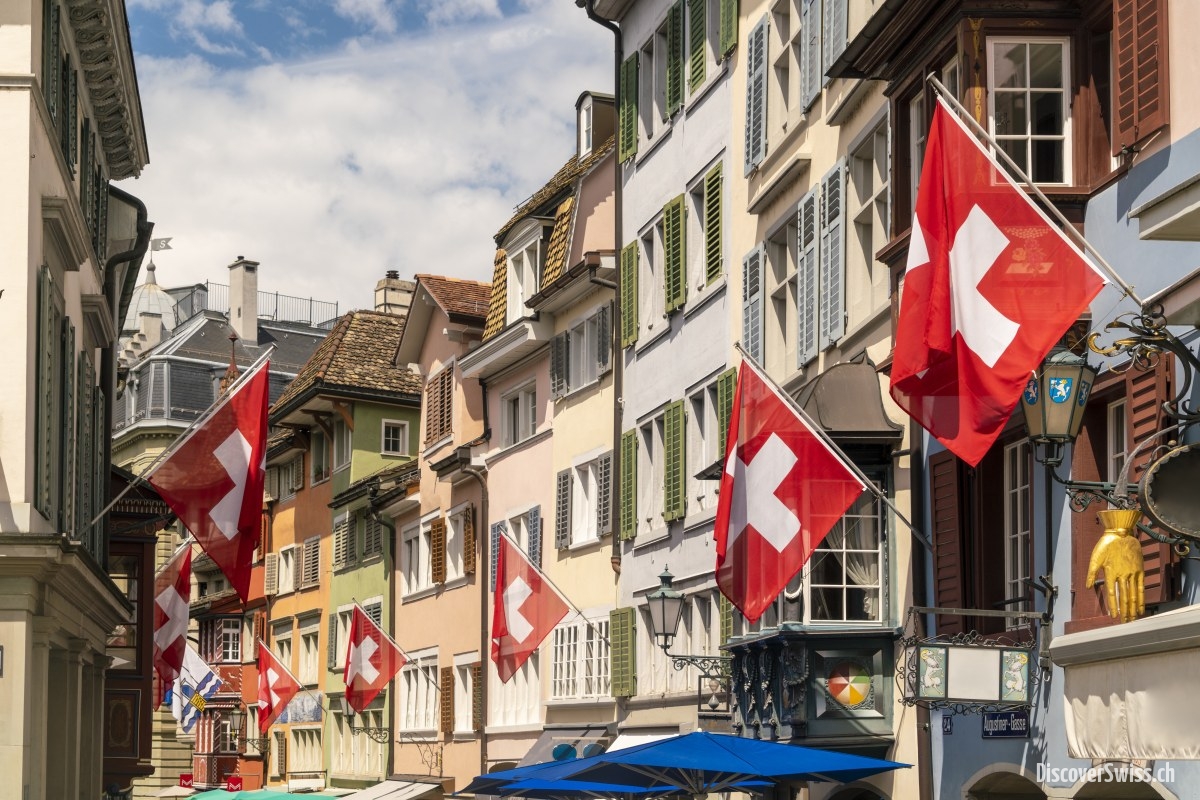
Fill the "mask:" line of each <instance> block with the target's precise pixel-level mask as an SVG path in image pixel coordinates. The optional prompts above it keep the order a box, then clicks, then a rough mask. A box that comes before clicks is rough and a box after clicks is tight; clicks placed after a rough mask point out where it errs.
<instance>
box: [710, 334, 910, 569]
mask: <svg viewBox="0 0 1200 800" xmlns="http://www.w3.org/2000/svg"><path fill="white" fill-rule="evenodd" d="M733 346H734V347H736V348H737V350H738V352H739V353H741V354H742V359H743V360H744V361H745V362H746V363H747V364H749V365H750V367H751V369H753V370H754V371H755V372H757V373H758V374H759V375H760V376H761V377H762V379H763V382H764V383H766V384H767V386H769V387H770V388H771V391H773V392H775V394H776V396H778V397H779V399H780V400H782V401H783V402H785V403H787V404H788V406H789V407H790V408H792V409H793V410H794V411H795V412H796V413H797V414H798V415H799V416H800V418H801V419H803V420H804V422H805V424H807V425H808V427H809V429H810V430H812V431H813V433H815V434H816V435H817V436H818V438H820V439H821V441H822V442H824V443H825V445H826V446H827V447H829V448H830V449H832V450H833V452H834V453H836V454H837V457H838V458H839V459H840V460H841V461H842V463H843V464H845V465H846V467H847V468H849V469H850V470H851V471H852V472H853V473H854V475H855V476H856V477H857V478H858V479H859V480H860V481H861V482H862V483H863V484H864V485H865V486H866V487H867V489H869V490H870V491H871V494H873V495H875V497H876V498H877V499H878V500H880V501H881V502H882V503H883V504H884V505H886V506H887V507H888V508H889V509H891V511H892V513H893V514H895V515H896V517H897V518H898V519H899V520H900V521H901V522H903V523H904V525H905V526H906V527H907V528H908V529H909V530H910V531H912V532H913V533H914V534H916V536H917V538H918V539H920V540H921V543H922V544H924V545H925V546H926V547H927V548H929V549H930V550H933V540H931V539H930V538H929V534H927V533H926V532H925V531H923V530H921V529H920V528H918V527H917V526H916V525H913V524H912V522H911V521H909V519H908V517H906V516H904V514H903V513H902V512H901V511H900V509H898V508H896V504H895V503H893V502H892V500H891V498H889V497H888V496H887V495H886V494H884V492H883V490H882V489H880V488H879V487H878V486H876V485H875V481H873V480H871V479H870V478H869V477H867V474H866V473H865V472H863V471H862V470H861V469H859V467H858V465H857V464H855V463H854V462H853V461H852V460H850V458H849V457H848V456H847V455H846V454H845V453H844V452H842V448H841V447H839V446H838V444H837V442H835V441H834V440H833V439H832V438H831V437H830V436H829V434H828V433H826V432H825V431H824V429H822V428H821V426H820V425H818V424H817V423H816V422H815V421H813V419H812V418H811V417H809V416H808V414H807V413H805V411H804V409H803V408H801V407H800V404H799V403H797V402H796V400H795V398H793V397H792V396H791V395H789V394H788V393H787V392H785V391H783V389H782V388H781V387H780V386H779V384H777V383H776V382H775V381H774V380H772V378H771V376H770V375H768V374H767V373H766V371H765V370H763V368H762V367H761V366H760V365H759V363H758V362H757V361H755V360H754V358H753V356H751V355H750V354H749V353H747V352H746V351H745V350H744V349H743V348H742V345H741V343H739V342H734V345H733ZM726 446H728V445H726Z"/></svg>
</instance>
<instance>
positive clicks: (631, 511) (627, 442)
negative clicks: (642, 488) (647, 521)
mask: <svg viewBox="0 0 1200 800" xmlns="http://www.w3.org/2000/svg"><path fill="white" fill-rule="evenodd" d="M620 515H621V519H620V527H619V529H618V533H617V536H618V537H619V538H620V539H621V540H623V541H625V540H629V539H632V538H633V537H634V536H636V535H637V431H636V430H632V431H625V432H624V433H622V434H621V508H620Z"/></svg>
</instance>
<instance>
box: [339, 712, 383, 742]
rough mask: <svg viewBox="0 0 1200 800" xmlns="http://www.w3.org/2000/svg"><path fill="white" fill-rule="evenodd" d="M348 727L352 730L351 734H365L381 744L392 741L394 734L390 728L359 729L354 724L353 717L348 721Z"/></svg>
mask: <svg viewBox="0 0 1200 800" xmlns="http://www.w3.org/2000/svg"><path fill="white" fill-rule="evenodd" d="M346 727H348V728H349V729H350V733H365V734H366V735H367V737H368V738H370V739H371V740H373V741H376V742H379V743H380V744H387V743H388V742H390V741H391V739H392V732H391V730H389V729H388V728H371V727H365V726H363V727H359V726H357V725H355V724H354V718H353V717H348V718H347V719H346Z"/></svg>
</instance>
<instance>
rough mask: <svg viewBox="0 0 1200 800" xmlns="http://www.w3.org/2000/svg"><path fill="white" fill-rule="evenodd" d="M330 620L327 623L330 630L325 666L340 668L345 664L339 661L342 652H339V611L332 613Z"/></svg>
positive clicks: (326, 640)
mask: <svg viewBox="0 0 1200 800" xmlns="http://www.w3.org/2000/svg"><path fill="white" fill-rule="evenodd" d="M328 620H329V621H328V623H327V624H328V625H329V631H328V633H327V634H326V635H325V649H326V653H325V658H326V661H325V666H327V667H329V669H339V668H341V667H343V666H345V665H344V664H342V663H340V662H339V656H340V654H339V653H338V615H337V613H336V612H335V613H333V614H330V615H329V617H328Z"/></svg>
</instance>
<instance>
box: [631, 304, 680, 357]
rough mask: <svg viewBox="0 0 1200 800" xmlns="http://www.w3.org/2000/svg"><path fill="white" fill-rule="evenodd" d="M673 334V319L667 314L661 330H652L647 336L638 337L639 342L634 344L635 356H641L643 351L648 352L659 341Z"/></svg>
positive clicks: (664, 316)
mask: <svg viewBox="0 0 1200 800" xmlns="http://www.w3.org/2000/svg"><path fill="white" fill-rule="evenodd" d="M670 332H671V318H670V317H669V316H667V315H666V314H664V315H663V319H662V326H661V327H659V329H658V330H657V331H656V330H653V329H651V330H650V331H649V332H647V333H646V335H645V336H641V335H639V336H638V340H637V341H636V342H634V345H633V352H634V354H635V355H641V353H642V351H643V350H648V349H649V348H651V347H653V346H654V345H655V343H657V342H658V340H659V339H662V338H663V337H664V336H666V335H667V334H668V333H670Z"/></svg>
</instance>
